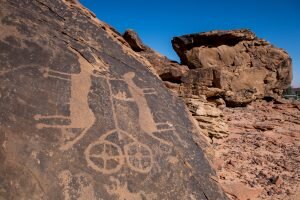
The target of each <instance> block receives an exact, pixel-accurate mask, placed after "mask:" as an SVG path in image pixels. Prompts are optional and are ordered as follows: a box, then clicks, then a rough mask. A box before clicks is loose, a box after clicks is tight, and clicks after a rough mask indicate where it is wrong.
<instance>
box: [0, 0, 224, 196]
mask: <svg viewBox="0 0 300 200" xmlns="http://www.w3.org/2000/svg"><path fill="white" fill-rule="evenodd" d="M0 4H1V7H0V110H1V114H0V162H1V165H0V199H39V200H40V199H55V200H57V199H65V200H69V199H92V200H93V199H99V200H100V199H105V200H106V199H107V200H113V199H122V200H123V199H127V200H129V199H130V200H131V199H133V200H135V199H138V200H139V199H216V200H217V199H220V200H221V199H226V197H225V196H224V194H223V192H222V191H221V190H220V189H219V187H218V185H217V184H216V182H215V181H214V176H215V172H214V171H213V170H212V168H211V166H210V164H209V162H208V160H207V159H206V156H205V155H204V153H203V152H204V150H205V149H204V148H205V142H204V140H202V139H201V137H199V136H197V137H196V133H195V132H196V131H195V126H194V124H193V121H192V120H191V118H190V117H189V114H188V112H187V109H186V107H185V104H184V102H183V101H182V100H180V99H178V98H177V97H175V96H174V95H172V94H171V93H170V92H169V91H168V89H167V88H166V87H165V86H164V84H163V82H162V81H161V80H159V79H158V78H157V76H156V75H155V74H154V73H153V71H154V70H153V68H152V66H151V65H150V64H149V62H148V61H147V60H146V59H144V58H142V57H141V56H140V55H138V54H136V53H135V52H134V51H132V50H131V49H130V46H129V45H128V43H126V42H125V40H124V39H123V38H122V37H121V35H120V34H119V33H117V32H116V31H115V30H114V29H113V28H111V27H110V26H108V25H106V24H105V23H103V22H101V21H99V20H97V19H96V18H95V15H94V14H93V13H91V12H90V11H88V10H87V9H85V8H83V7H82V6H81V5H80V4H79V3H77V2H76V1H67V0H64V1H60V0H51V1H50V0H29V1H21V0H0ZM178 113H180V115H178Z"/></svg>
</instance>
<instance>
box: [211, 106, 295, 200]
mask: <svg viewBox="0 0 300 200" xmlns="http://www.w3.org/2000/svg"><path fill="white" fill-rule="evenodd" d="M299 105H300V104H299V103H298V104H291V103H283V104H278V102H277V103H276V102H275V103H272V102H265V101H261V102H253V103H251V104H250V105H248V106H247V107H245V108H225V109H224V115H225V117H226V118H227V120H228V122H227V123H228V126H229V132H230V135H229V136H228V137H227V138H225V139H221V140H214V144H213V145H214V149H215V153H216V155H215V162H214V163H215V167H216V170H217V173H218V178H219V180H220V183H221V185H222V187H223V188H224V190H225V192H226V193H228V194H229V195H230V196H231V199H239V200H247V199H274V200H275V199H278V200H282V199H286V200H296V199H300V184H299V183H300V168H299V166H300V106H299Z"/></svg>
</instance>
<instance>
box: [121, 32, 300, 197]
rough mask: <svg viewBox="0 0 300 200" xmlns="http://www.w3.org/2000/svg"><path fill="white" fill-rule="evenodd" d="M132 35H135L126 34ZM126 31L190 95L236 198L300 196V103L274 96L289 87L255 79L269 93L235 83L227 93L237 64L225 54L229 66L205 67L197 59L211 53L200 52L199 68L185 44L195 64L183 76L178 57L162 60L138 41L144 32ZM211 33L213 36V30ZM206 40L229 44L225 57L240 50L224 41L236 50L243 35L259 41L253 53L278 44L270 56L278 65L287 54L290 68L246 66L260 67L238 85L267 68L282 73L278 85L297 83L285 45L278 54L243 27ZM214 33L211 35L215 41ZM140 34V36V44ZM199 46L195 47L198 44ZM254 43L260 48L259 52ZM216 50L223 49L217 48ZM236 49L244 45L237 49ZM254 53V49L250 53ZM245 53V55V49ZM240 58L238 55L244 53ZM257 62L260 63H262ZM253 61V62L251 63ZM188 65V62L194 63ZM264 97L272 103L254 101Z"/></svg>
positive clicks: (169, 82) (222, 178)
mask: <svg viewBox="0 0 300 200" xmlns="http://www.w3.org/2000/svg"><path fill="white" fill-rule="evenodd" d="M227 33H228V32H227ZM126 34H130V35H133V36H134V37H133V36H132V37H128V36H126V37H125V35H126ZM126 34H125V35H124V38H125V40H126V41H127V42H128V43H129V44H130V45H129V46H131V47H132V49H135V48H134V46H136V44H139V45H138V46H140V47H143V49H141V48H140V49H139V50H138V51H137V50H136V51H137V53H138V54H140V55H141V56H143V57H145V58H146V59H147V60H148V61H149V63H150V64H153V65H155V66H153V68H155V70H156V71H157V72H158V75H160V77H161V79H162V80H163V81H164V83H165V85H166V86H167V87H168V88H169V89H170V90H172V91H173V92H175V93H176V94H177V95H178V96H180V97H182V98H183V99H184V101H185V103H186V105H187V107H188V109H189V111H190V113H191V114H192V116H193V118H194V119H195V121H197V124H198V126H199V127H198V133H199V136H200V137H201V135H205V136H208V137H209V138H210V139H211V140H210V142H211V145H210V147H212V148H210V150H211V152H210V159H212V160H213V163H214V167H215V169H216V171H217V175H218V176H217V178H216V179H215V180H216V181H218V182H219V183H220V184H221V186H222V188H223V189H224V191H225V193H226V194H227V195H228V197H229V198H230V199H232V200H248V199H260V200H263V199H276V200H281V199H293V200H294V199H299V196H300V193H299V191H300V190H299V188H300V186H299V177H300V176H299V174H300V171H299V169H298V168H299V167H298V165H299V152H300V151H299V149H300V147H299V145H300V143H299V141H300V138H299V136H300V134H299V133H300V132H299V130H300V127H299V126H300V123H299V116H300V113H299V112H300V104H299V102H298V103H297V101H291V100H285V99H281V98H279V99H275V100H274V98H275V97H276V95H279V94H280V93H281V91H279V90H278V91H277V90H276V89H274V90H273V89H271V90H268V88H267V87H271V84H270V85H269V84H267V83H265V82H264V84H263V85H260V86H258V85H257V84H258V83H261V82H260V81H259V82H258V83H256V82H255V80H254V81H253V83H252V82H250V81H249V84H248V86H249V87H250V88H251V87H261V86H263V89H264V91H265V93H263V94H261V95H258V94H256V95H253V94H251V95H252V96H249V97H248V96H246V93H243V92H242V93H237V92H234V91H232V90H231V89H230V88H229V89H230V90H229V89H228V90H225V89H224V88H222V84H221V82H220V79H218V78H217V77H223V76H224V73H225V74H229V75H232V73H231V72H230V67H232V66H230V67H227V68H228V69H227V68H225V66H224V63H223V64H222V62H223V61H222V60H221V59H220V60H218V62H219V64H220V66H222V68H225V69H222V68H221V67H218V66H206V67H203V66H199V65H197V62H198V64H199V62H200V61H201V62H202V61H203V59H204V60H205V59H206V58H207V59H208V58H210V57H209V56H210V55H206V56H204V55H203V56H204V57H201V60H199V58H200V57H197V56H195V63H196V64H195V65H193V64H191V63H189V62H193V60H192V59H189V58H188V59H187V60H185V61H184V58H185V55H184V53H183V52H184V51H181V50H182V49H180V50H178V51H180V52H179V54H182V55H181V56H182V57H183V63H185V64H187V65H189V68H188V69H185V70H184V71H183V70H178V71H177V72H178V73H174V70H176V69H174V68H171V67H168V66H169V64H170V63H172V61H170V60H168V59H166V58H164V59H159V58H161V57H162V56H159V57H157V55H159V54H158V53H156V52H155V51H154V50H152V49H150V48H149V47H146V46H145V45H144V44H143V43H142V42H141V40H140V39H138V36H137V35H136V33H134V32H132V31H130V32H127V33H126ZM210 34H211V33H208V35H210ZM203 35H205V34H203ZM204 38H206V39H207V40H202V43H203V44H214V45H215V46H220V47H214V48H217V49H223V48H227V49H225V50H224V52H223V54H230V53H231V52H232V49H230V48H229V47H226V46H224V41H225V42H226V44H228V45H231V46H232V45H233V46H232V47H231V48H234V47H235V46H234V44H237V43H239V41H242V40H243V41H244V42H245V43H246V44H245V45H246V46H248V45H249V43H250V44H254V46H253V47H251V48H252V49H251V48H250V47H249V48H250V50H251V52H252V53H253V52H255V51H258V52H256V53H257V54H259V51H261V50H262V48H266V49H268V48H270V49H268V54H267V55H268V56H270V57H269V58H268V59H269V61H268V63H269V64H270V63H272V62H274V63H276V59H278V62H279V60H280V59H281V58H282V59H284V58H286V59H287V61H286V62H287V63H286V64H282V66H280V64H279V65H275V64H274V63H273V64H274V65H271V66H273V67H274V71H272V70H270V71H267V70H268V69H267V67H266V66H261V67H259V66H256V67H254V66H252V67H249V69H247V68H246V66H244V67H245V71H248V72H249V70H250V71H251V70H253V71H254V72H253V73H254V74H253V73H250V74H249V77H246V76H241V77H240V78H241V82H240V83H238V82H235V84H241V86H243V85H242V83H245V80H244V78H250V79H254V78H258V79H259V78H261V74H260V70H261V69H263V70H265V72H266V73H270V74H272V73H273V75H274V73H277V74H278V75H276V76H275V75H274V76H275V77H276V80H274V81H275V82H276V83H274V84H275V86H276V84H278V85H277V86H276V87H278V88H284V85H285V84H288V83H289V81H290V78H291V71H289V70H290V64H289V62H290V59H289V58H288V56H287V54H286V53H284V52H283V51H282V50H278V52H279V53H278V54H274V55H273V53H271V52H274V48H273V47H272V46H271V45H269V44H267V43H266V46H265V47H263V46H260V45H256V46H255V44H256V43H255V40H256V39H255V36H254V35H253V34H252V33H250V32H249V31H240V33H239V31H233V32H229V33H228V34H225V36H222V34H219V35H218V34H217V35H216V36H215V37H204ZM208 38H210V39H209V40H208ZM137 39H138V41H135V40H137ZM191 40H192V39H191ZM246 41H247V42H246ZM251 41H252V42H253V43H251ZM248 42H249V43H248ZM261 42H263V41H261ZM222 44H223V45H222ZM250 46H251V45H250ZM188 47H189V46H188V45H187V48H188ZM192 47H193V45H191V48H192ZM199 48H200V47H199ZM205 48H207V49H209V48H208V47H203V49H201V51H205ZM210 48H213V47H210ZM254 48H257V49H256V50H255V49H254ZM272 48H273V49H272ZM275 50H276V49H275ZM212 51H215V49H213V50H212ZM217 51H218V50H217ZM234 51H236V50H235V49H234ZM186 52H188V51H186ZM248 53H249V54H250V52H248ZM265 53H266V52H265ZM223 54H222V55H223ZM234 55H235V56H238V55H239V54H237V53H235V54H234ZM243 55H245V52H244V53H243ZM271 55H272V56H271ZM259 56H261V57H264V56H266V54H264V53H262V54H261V55H259ZM280 56H282V57H280ZM285 56H286V57H285ZM245 57H247V56H245ZM261 57H257V59H261ZM222 59H224V57H223V58H222ZM235 59H238V57H237V58H235ZM240 59H241V60H240V61H241V63H243V62H245V60H247V59H246V58H245V60H244V59H242V58H240ZM251 59H253V58H251ZM272 59H273V60H272ZM270 60H271V61H272V62H271V61H270ZM154 61H157V62H154ZM248 61H249V59H248ZM252 61H253V62H255V61H254V60H252ZM252 61H251V60H250V62H252ZM211 62H212V63H215V62H216V61H215V60H213V59H212V61H211ZM224 62H225V61H224ZM278 62H277V64H278ZM283 62H284V61H283ZM206 64H207V63H206ZM176 66H180V65H179V64H178V63H177V64H176V65H175V66H174V67H176ZM183 66H184V67H186V65H183ZM190 66H193V67H190ZM276 66H277V67H276ZM235 67H236V68H239V70H238V71H239V73H242V72H243V71H242V66H235ZM226 70H228V71H226ZM163 71H165V72H167V71H169V72H168V74H169V77H168V79H165V77H164V76H162V74H163V73H161V72H163ZM172 71H173V73H172ZM256 73H257V75H256V76H257V77H253V76H252V75H255V74H256ZM174 74H176V76H174ZM263 74H265V73H263ZM250 75H251V76H250ZM235 76H238V74H235ZM280 77H281V78H280ZM218 81H219V82H218ZM222 81H224V80H222ZM216 83H218V84H216ZM227 83H228V84H232V83H234V82H232V79H229V80H228V82H227ZM273 86H274V85H273ZM273 86H272V87H273ZM243 87H244V86H243ZM278 88H277V89H278ZM250 97H251V98H250ZM262 97H268V98H265V100H268V101H265V100H261V99H257V100H255V101H253V100H254V99H256V98H262ZM223 98H224V99H225V100H226V101H227V102H225V101H224V99H223ZM251 101H253V102H251ZM226 103H227V105H233V106H241V105H243V106H244V105H246V104H248V105H247V106H246V107H235V108H231V107H226ZM297 167H298V168H297Z"/></svg>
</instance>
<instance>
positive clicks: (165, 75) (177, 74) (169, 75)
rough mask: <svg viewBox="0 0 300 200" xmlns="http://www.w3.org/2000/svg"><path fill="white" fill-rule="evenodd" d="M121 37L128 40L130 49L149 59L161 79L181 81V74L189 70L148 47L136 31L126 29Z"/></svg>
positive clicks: (173, 81)
mask: <svg viewBox="0 0 300 200" xmlns="http://www.w3.org/2000/svg"><path fill="white" fill-rule="evenodd" d="M123 38H124V39H125V40H126V42H128V44H129V45H130V47H131V48H132V50H134V51H136V52H137V53H138V54H139V55H141V56H142V57H144V58H146V59H147V61H149V63H150V64H151V65H152V67H153V68H154V70H155V72H156V73H157V74H158V75H159V77H160V78H161V79H162V80H163V81H168V82H171V83H181V77H182V75H183V74H185V73H186V72H187V71H188V70H189V69H188V67H187V66H185V65H180V64H178V63H177V62H175V61H171V60H169V59H168V58H167V57H166V56H163V55H161V54H160V53H158V52H156V51H154V50H153V49H151V48H149V47H148V46H146V45H145V44H143V42H142V41H141V39H140V38H139V36H138V35H137V33H136V32H134V31H133V30H127V31H126V32H125V33H124V34H123Z"/></svg>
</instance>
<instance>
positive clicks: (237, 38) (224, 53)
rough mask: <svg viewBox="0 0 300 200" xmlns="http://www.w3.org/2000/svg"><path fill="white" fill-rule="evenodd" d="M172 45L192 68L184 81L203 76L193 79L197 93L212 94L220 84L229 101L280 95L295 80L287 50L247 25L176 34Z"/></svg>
mask: <svg viewBox="0 0 300 200" xmlns="http://www.w3.org/2000/svg"><path fill="white" fill-rule="evenodd" d="M172 45H173V48H174V50H175V51H176V52H177V54H178V55H179V57H180V59H181V62H182V64H184V65H187V66H188V67H189V68H190V69H192V70H190V71H189V74H187V75H186V76H185V77H184V80H183V82H185V83H186V84H187V85H188V84H190V82H191V81H193V80H195V78H194V77H195V76H199V78H198V79H197V81H196V82H195V81H194V82H193V84H194V88H196V89H195V90H196V91H194V93H197V92H198V93H199V91H200V93H202V94H205V95H210V94H211V93H210V91H211V90H212V88H218V89H220V93H218V94H217V96H223V97H224V99H225V101H226V102H227V105H232V106H241V105H246V104H248V103H250V102H251V101H253V100H254V99H257V98H264V97H272V98H277V97H279V96H280V95H281V94H282V92H283V90H284V89H286V88H287V87H288V86H289V85H290V84H291V80H292V64H291V58H290V57H289V55H288V54H287V52H285V51H284V50H283V49H280V48H276V47H274V46H273V45H271V44H270V43H269V42H267V41H265V40H262V39H259V38H257V37H256V35H255V34H254V33H252V32H251V31H249V30H247V29H241V30H232V31H211V32H205V33H196V34H190V35H183V36H180V37H175V38H173V40H172ZM208 72H210V75H209V76H208ZM191 74H192V75H191ZM189 77H193V80H189ZM203 85H204V86H205V89H203ZM186 87H188V86H186ZM197 88H200V89H197ZM197 90H198V91H197ZM224 94H225V95H224ZM213 95H215V94H213Z"/></svg>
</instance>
